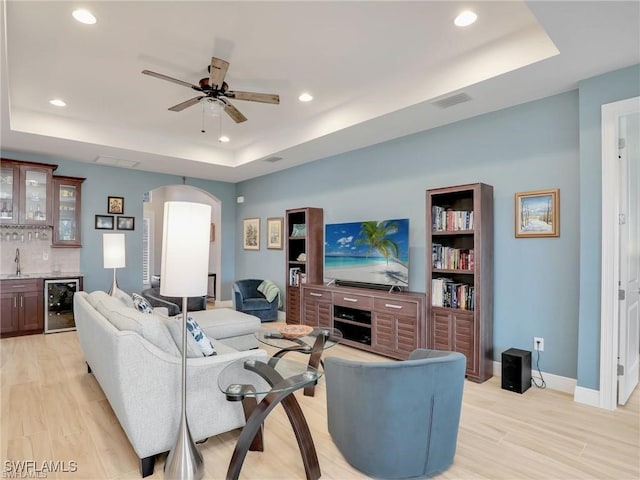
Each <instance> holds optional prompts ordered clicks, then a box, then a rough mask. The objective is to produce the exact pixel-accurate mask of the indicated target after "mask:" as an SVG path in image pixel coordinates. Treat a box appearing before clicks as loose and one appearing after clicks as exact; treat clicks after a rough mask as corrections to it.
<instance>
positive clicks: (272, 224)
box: [267, 217, 284, 250]
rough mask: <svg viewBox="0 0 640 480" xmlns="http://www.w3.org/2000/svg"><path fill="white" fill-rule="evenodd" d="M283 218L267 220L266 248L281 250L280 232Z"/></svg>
mask: <svg viewBox="0 0 640 480" xmlns="http://www.w3.org/2000/svg"><path fill="white" fill-rule="evenodd" d="M283 228H284V217H269V218H267V248H269V249H273V250H282V230H283Z"/></svg>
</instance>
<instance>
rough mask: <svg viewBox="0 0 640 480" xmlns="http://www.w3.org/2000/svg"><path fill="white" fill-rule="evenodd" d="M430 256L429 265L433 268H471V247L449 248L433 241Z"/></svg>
mask: <svg viewBox="0 0 640 480" xmlns="http://www.w3.org/2000/svg"><path fill="white" fill-rule="evenodd" d="M431 258H432V262H431V265H432V266H433V268H435V269H442V270H473V249H470V250H467V249H461V248H451V247H447V246H445V245H441V244H439V243H433V244H432V245H431Z"/></svg>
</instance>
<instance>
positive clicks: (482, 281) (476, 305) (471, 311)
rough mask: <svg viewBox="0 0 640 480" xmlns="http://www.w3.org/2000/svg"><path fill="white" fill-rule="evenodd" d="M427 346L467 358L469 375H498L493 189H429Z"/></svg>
mask: <svg viewBox="0 0 640 480" xmlns="http://www.w3.org/2000/svg"><path fill="white" fill-rule="evenodd" d="M426 202H427V208H426V215H427V218H426V226H427V228H426V230H427V243H426V247H427V268H426V271H427V281H426V289H427V293H428V295H427V299H428V300H427V346H428V348H433V349H437V350H453V351H457V352H460V353H463V354H465V356H466V357H467V371H466V376H467V378H468V379H469V380H472V381H475V382H484V381H485V380H487V379H489V378H491V376H492V375H493V187H492V186H491V185H486V184H484V183H474V184H468V185H457V186H452V187H445V188H434V189H429V190H427V192H426Z"/></svg>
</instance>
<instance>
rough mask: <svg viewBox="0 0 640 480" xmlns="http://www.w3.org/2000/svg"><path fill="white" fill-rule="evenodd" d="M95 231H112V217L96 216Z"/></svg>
mask: <svg viewBox="0 0 640 480" xmlns="http://www.w3.org/2000/svg"><path fill="white" fill-rule="evenodd" d="M95 228H96V230H113V215H96V223H95Z"/></svg>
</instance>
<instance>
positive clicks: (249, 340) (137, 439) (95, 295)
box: [74, 291, 267, 477]
mask: <svg viewBox="0 0 640 480" xmlns="http://www.w3.org/2000/svg"><path fill="white" fill-rule="evenodd" d="M128 303H129V302H127V301H126V299H124V301H123V299H122V298H116V297H112V296H109V295H108V294H106V293H105V292H100V291H96V292H92V293H87V292H78V293H76V294H75V295H74V314H75V321H76V327H77V333H78V337H79V340H80V346H81V348H82V352H83V354H84V358H85V360H86V362H87V366H88V369H89V372H90V373H93V375H94V376H95V378H96V379H97V381H98V383H99V384H100V386H101V387H102V390H103V391H104V393H105V395H106V397H107V399H108V401H109V403H110V404H111V407H112V409H113V411H114V412H115V414H116V416H117V417H118V420H119V422H120V425H121V426H122V428H123V430H124V432H125V433H126V435H127V437H128V439H129V441H130V443H131V445H132V447H133V449H134V450H135V452H136V455H137V456H138V458H139V459H140V472H141V474H142V476H143V477H145V476H147V475H150V474H152V473H153V467H154V462H155V456H156V455H157V454H160V453H163V452H167V451H169V450H170V449H171V448H172V446H173V444H174V442H175V439H176V435H177V431H178V422H179V416H180V398H181V396H180V388H181V355H180V351H181V350H180V349H179V347H178V346H179V345H181V340H180V338H181V337H180V335H181V330H180V326H181V322H180V321H178V320H171V319H169V318H168V317H163V316H161V315H159V314H156V313H153V314H147V313H141V312H139V311H138V310H136V309H135V308H134V307H133V306H132V303H129V304H128ZM225 310H227V311H226V312H225ZM193 314H194V315H193V318H195V319H196V321H198V323H200V325H201V327H202V329H203V331H204V332H205V333H206V334H207V336H208V337H209V338H210V339H211V342H212V344H213V346H214V347H215V349H216V351H217V355H215V356H210V357H204V356H202V354H201V353H200V352H199V351H197V348H195V347H194V344H193V343H190V344H189V348H188V352H189V353H188V357H189V358H188V359H187V418H188V421H189V428H190V430H191V434H192V436H193V438H194V440H196V441H199V440H204V439H206V438H208V437H211V436H213V435H217V434H220V433H223V432H227V431H229V430H233V429H235V428H239V427H242V426H243V425H244V423H245V420H244V413H243V410H242V404H241V402H229V401H227V400H226V397H225V396H224V395H223V394H222V392H220V390H219V388H218V383H217V380H218V376H219V374H220V372H221V371H222V369H224V368H225V367H226V366H227V365H229V363H231V362H233V361H235V360H238V359H243V358H250V357H252V358H263V357H266V356H267V353H266V352H265V351H264V350H258V349H253V350H247V349H249V348H253V347H255V346H256V345H257V340H256V339H255V337H254V335H253V333H255V332H256V331H257V330H259V328H260V320H259V319H258V318H257V317H253V316H251V315H245V314H241V315H243V316H242V317H239V316H238V314H239V312H235V311H233V310H230V309H215V310H206V311H201V312H193ZM189 316H192V315H191V313H189ZM190 342H191V341H190ZM196 347H197V345H196ZM241 380H242V379H239V381H240V382H241Z"/></svg>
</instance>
